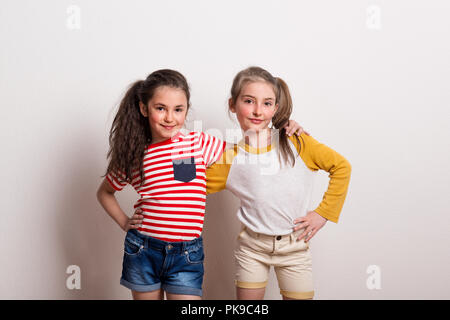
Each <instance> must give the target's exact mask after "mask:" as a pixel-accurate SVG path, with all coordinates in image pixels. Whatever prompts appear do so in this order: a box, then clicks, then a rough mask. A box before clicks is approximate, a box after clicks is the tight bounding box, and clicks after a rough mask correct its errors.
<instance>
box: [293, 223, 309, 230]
mask: <svg viewBox="0 0 450 320" xmlns="http://www.w3.org/2000/svg"><path fill="white" fill-rule="evenodd" d="M308 226H309V222H308V221H305V222H303V223H301V224H299V225H298V226H295V228H294V231H298V230H300V229H303V228H306V227H308Z"/></svg>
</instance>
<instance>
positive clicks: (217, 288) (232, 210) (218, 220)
mask: <svg viewBox="0 0 450 320" xmlns="http://www.w3.org/2000/svg"><path fill="white" fill-rule="evenodd" d="M238 208H239V200H238V199H237V198H236V197H234V196H233V195H232V194H231V193H230V192H229V191H222V192H219V193H215V194H211V195H208V198H207V201H206V214H205V224H204V228H203V239H204V246H205V278H204V282H203V299H205V300H220V299H227V300H228V299H229V300H234V299H236V294H235V285H234V248H235V245H236V238H237V236H238V233H239V230H240V222H239V220H238V218H237V216H236V212H237V210H238Z"/></svg>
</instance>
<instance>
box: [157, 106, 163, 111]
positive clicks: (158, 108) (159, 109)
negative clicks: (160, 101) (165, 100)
mask: <svg viewBox="0 0 450 320" xmlns="http://www.w3.org/2000/svg"><path fill="white" fill-rule="evenodd" d="M156 110H158V111H163V110H164V107H156Z"/></svg>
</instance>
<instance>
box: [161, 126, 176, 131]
mask: <svg viewBox="0 0 450 320" xmlns="http://www.w3.org/2000/svg"><path fill="white" fill-rule="evenodd" d="M161 127H163V128H164V129H166V130H172V129H173V128H175V126H174V125H173V126H165V125H161Z"/></svg>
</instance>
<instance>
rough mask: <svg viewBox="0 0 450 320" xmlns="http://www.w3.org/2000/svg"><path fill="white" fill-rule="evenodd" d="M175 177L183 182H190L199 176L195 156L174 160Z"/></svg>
mask: <svg viewBox="0 0 450 320" xmlns="http://www.w3.org/2000/svg"><path fill="white" fill-rule="evenodd" d="M172 165H173V178H174V179H175V180H178V181H182V182H189V181H192V180H194V179H195V177H196V176H197V169H196V165H195V159H194V157H190V158H184V159H176V160H172Z"/></svg>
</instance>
